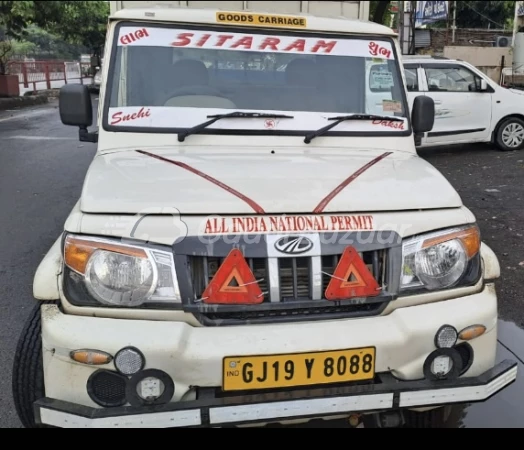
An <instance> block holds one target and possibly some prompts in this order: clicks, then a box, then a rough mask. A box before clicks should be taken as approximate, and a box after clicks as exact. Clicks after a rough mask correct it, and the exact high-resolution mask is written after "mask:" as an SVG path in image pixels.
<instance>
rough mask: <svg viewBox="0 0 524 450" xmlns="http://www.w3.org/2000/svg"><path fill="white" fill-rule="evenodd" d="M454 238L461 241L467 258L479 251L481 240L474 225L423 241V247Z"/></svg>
mask: <svg viewBox="0 0 524 450" xmlns="http://www.w3.org/2000/svg"><path fill="white" fill-rule="evenodd" d="M454 240H459V241H461V242H462V245H464V248H465V249H466V253H467V255H468V258H469V259H472V258H473V257H474V256H476V255H477V254H478V253H479V252H480V246H481V243H482V242H481V239H480V231H479V229H478V227H476V226H473V227H470V228H466V229H464V230H460V231H454V232H452V233H449V234H444V235H442V236H437V237H434V238H431V239H428V240H427V241H425V242H424V245H423V248H430V247H434V246H435V245H439V244H443V243H445V242H449V241H454Z"/></svg>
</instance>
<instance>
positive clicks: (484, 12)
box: [457, 1, 515, 29]
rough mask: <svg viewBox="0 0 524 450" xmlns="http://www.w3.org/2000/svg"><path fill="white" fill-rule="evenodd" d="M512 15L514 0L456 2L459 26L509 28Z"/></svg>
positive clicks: (513, 12) (513, 13)
mask: <svg viewBox="0 0 524 450" xmlns="http://www.w3.org/2000/svg"><path fill="white" fill-rule="evenodd" d="M514 17H515V2H514V1H460V2H457V26H458V27H459V28H494V29H496V28H498V29H504V28H511V23H512V22H513V19H514Z"/></svg>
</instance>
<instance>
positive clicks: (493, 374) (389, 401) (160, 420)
mask: <svg viewBox="0 0 524 450" xmlns="http://www.w3.org/2000/svg"><path fill="white" fill-rule="evenodd" d="M517 372H518V365H517V363H514V362H512V361H504V362H503V363H501V364H499V365H498V366H497V367H495V368H494V369H492V370H489V371H488V372H486V373H484V374H483V375H481V376H479V377H476V378H467V379H461V380H457V381H441V382H430V381H416V382H402V381H398V380H396V379H394V378H393V377H392V376H390V375H384V376H382V377H381V381H382V382H381V383H380V384H375V385H372V386H347V387H338V388H328V389H311V390H308V391H289V392H281V393H278V394H262V395H248V396H236V397H225V398H224V397H222V398H216V397H215V398H206V399H205V400H197V401H191V402H180V403H178V404H170V405H165V406H161V407H143V408H118V409H93V408H89V407H85V406H78V405H74V404H72V403H67V402H63V401H59V400H53V399H43V400H40V401H38V402H37V403H36V404H35V416H36V420H37V423H39V424H43V425H48V426H54V427H59V428H116V427H118V428H181V427H184V428H186V427H223V426H235V425H251V424H256V423H268V422H278V421H282V420H290V419H308V418H315V417H319V416H321V417H324V418H325V417H329V416H336V415H341V414H352V413H372V412H385V411H393V410H398V409H402V408H417V407H428V406H432V407H433V406H444V405H452V404H463V403H476V402H483V401H486V400H488V399H489V398H491V397H493V396H494V395H496V394H497V393H498V392H500V391H502V390H503V389H505V388H506V387H508V386H509V385H511V384H512V383H514V382H515V381H516V379H517Z"/></svg>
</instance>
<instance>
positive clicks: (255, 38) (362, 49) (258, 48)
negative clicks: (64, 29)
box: [118, 27, 395, 60]
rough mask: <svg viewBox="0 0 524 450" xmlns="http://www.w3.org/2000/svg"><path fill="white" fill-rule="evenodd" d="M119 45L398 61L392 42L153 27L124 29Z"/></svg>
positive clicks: (122, 29) (121, 31) (121, 30)
mask: <svg viewBox="0 0 524 450" xmlns="http://www.w3.org/2000/svg"><path fill="white" fill-rule="evenodd" d="M118 45H119V46H120V47H172V48H184V49H186V48H187V49H200V50H228V51H235V52H258V53H287V54H294V55H331V56H352V57H357V58H370V59H371V58H384V60H394V59H395V53H394V49H393V45H392V43H391V42H389V41H382V40H372V39H369V40H367V39H338V38H335V37H331V36H325V37H311V36H300V35H286V36H284V35H274V34H273V35H272V34H252V33H232V32H219V31H207V30H185V29H177V30H173V29H168V28H153V27H150V28H139V27H122V28H121V29H120V36H119V39H118Z"/></svg>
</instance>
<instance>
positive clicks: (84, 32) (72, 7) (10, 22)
mask: <svg viewBox="0 0 524 450" xmlns="http://www.w3.org/2000/svg"><path fill="white" fill-rule="evenodd" d="M108 17H109V3H108V2H106V1H0V28H3V29H4V32H5V34H6V36H7V37H8V38H22V37H23V36H24V35H25V34H26V31H27V28H28V26H29V25H31V24H34V25H37V26H39V27H41V28H43V29H45V30H47V31H50V32H52V33H54V34H56V35H59V36H61V37H63V38H64V39H65V40H66V41H68V42H70V43H73V44H81V45H83V46H85V47H87V48H89V49H91V50H92V51H93V52H94V53H99V52H100V51H101V48H102V47H103V45H104V39H105V34H106V25H107V19H108Z"/></svg>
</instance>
